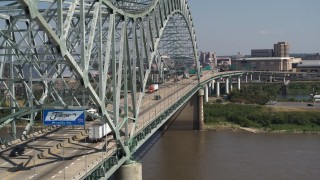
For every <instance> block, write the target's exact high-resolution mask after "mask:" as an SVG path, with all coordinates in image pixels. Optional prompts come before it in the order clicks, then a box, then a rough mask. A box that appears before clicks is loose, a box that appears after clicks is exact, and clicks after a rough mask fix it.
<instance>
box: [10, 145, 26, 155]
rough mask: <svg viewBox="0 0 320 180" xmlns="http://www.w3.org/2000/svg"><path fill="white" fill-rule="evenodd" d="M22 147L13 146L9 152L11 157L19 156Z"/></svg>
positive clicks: (22, 150)
mask: <svg viewBox="0 0 320 180" xmlns="http://www.w3.org/2000/svg"><path fill="white" fill-rule="evenodd" d="M24 150H25V149H24V147H23V146H16V147H15V148H13V149H12V150H11V152H10V154H9V156H11V157H16V156H21V155H22V154H23V153H24Z"/></svg>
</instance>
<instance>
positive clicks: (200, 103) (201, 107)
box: [198, 89, 204, 131]
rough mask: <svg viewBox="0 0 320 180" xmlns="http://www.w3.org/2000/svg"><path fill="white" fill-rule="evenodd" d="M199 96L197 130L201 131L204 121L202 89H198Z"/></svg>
mask: <svg viewBox="0 0 320 180" xmlns="http://www.w3.org/2000/svg"><path fill="white" fill-rule="evenodd" d="M198 95H199V104H198V106H199V130H200V131H201V130H203V125H204V119H203V96H204V91H203V89H199V91H198Z"/></svg>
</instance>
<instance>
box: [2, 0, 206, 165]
mask: <svg viewBox="0 0 320 180" xmlns="http://www.w3.org/2000/svg"><path fill="white" fill-rule="evenodd" d="M0 47H1V48H0V94H1V96H0V129H1V128H3V127H5V126H6V125H8V124H11V127H12V132H11V133H12V136H13V138H16V130H15V129H16V127H15V126H16V125H15V124H16V121H18V120H19V121H26V122H27V126H26V127H25V131H24V132H23V133H24V135H26V134H27V133H28V132H29V131H30V127H32V126H33V125H34V124H35V123H36V121H39V119H40V118H39V117H41V116H40V114H41V112H42V110H44V109H83V110H85V109H88V108H92V107H94V108H97V109H98V110H99V113H98V114H92V113H89V112H86V115H87V116H92V117H93V118H99V119H102V120H103V121H105V122H107V123H108V124H109V126H110V127H111V129H112V131H113V133H114V139H115V140H116V141H117V143H118V145H119V151H121V153H122V154H123V155H124V156H125V157H126V159H129V157H130V156H131V155H132V152H131V151H130V148H128V141H130V140H132V139H133V137H134V136H135V135H136V128H137V127H136V124H137V123H139V112H140V110H141V109H140V108H141V104H142V103H143V101H144V99H143V97H144V94H145V93H146V91H147V89H148V86H149V85H150V83H153V82H154V83H159V82H165V80H166V78H167V77H169V76H171V75H180V74H181V73H183V72H185V71H188V70H190V69H196V70H197V72H200V69H199V61H198V57H197V54H198V53H197V43H196V37H195V30H194V26H193V22H192V17H191V14H190V10H189V5H188V2H187V0H2V1H1V2H0ZM198 77H199V75H198ZM129 124H130V125H129Z"/></svg>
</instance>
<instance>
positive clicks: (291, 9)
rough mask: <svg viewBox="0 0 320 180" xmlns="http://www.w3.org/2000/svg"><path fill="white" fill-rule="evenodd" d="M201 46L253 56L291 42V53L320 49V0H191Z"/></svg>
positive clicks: (319, 50) (198, 40)
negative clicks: (255, 53)
mask: <svg viewBox="0 0 320 180" xmlns="http://www.w3.org/2000/svg"><path fill="white" fill-rule="evenodd" d="M188 4H189V5H190V9H191V15H192V18H193V23H194V26H195V30H196V37H197V44H198V49H199V50H201V51H210V52H216V54H217V55H218V56H223V55H235V54H237V53H238V52H240V53H241V54H242V55H250V53H251V49H273V44H275V43H277V42H283V41H284V42H288V43H289V45H290V53H318V52H320V0H189V1H188Z"/></svg>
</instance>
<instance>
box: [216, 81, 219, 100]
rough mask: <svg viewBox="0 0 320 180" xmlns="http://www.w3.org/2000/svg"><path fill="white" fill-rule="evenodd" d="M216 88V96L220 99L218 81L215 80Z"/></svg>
mask: <svg viewBox="0 0 320 180" xmlns="http://www.w3.org/2000/svg"><path fill="white" fill-rule="evenodd" d="M216 83H217V88H216V96H217V97H220V81H219V80H217V82H216Z"/></svg>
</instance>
